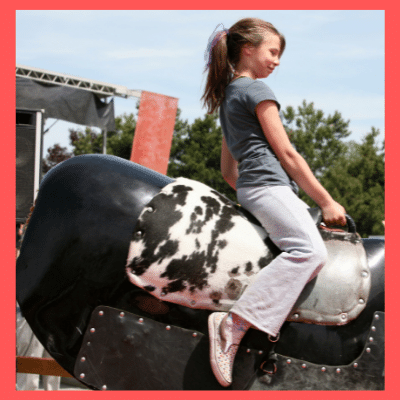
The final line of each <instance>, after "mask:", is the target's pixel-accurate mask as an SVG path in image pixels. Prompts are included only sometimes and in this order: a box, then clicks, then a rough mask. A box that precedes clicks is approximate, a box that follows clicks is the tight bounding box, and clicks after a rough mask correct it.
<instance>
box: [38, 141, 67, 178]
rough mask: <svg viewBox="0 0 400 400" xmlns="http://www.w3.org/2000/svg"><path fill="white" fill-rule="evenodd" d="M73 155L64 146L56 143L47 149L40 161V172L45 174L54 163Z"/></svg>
mask: <svg viewBox="0 0 400 400" xmlns="http://www.w3.org/2000/svg"><path fill="white" fill-rule="evenodd" d="M72 156H73V154H72V153H70V152H69V151H68V150H67V148H66V147H61V146H60V145H59V144H58V143H56V144H55V145H54V146H52V147H49V148H48V149H47V155H46V157H45V158H44V159H43V161H42V172H43V174H46V173H47V172H48V171H50V169H51V168H53V167H54V166H55V165H57V164H59V163H60V162H62V161H65V160H68V159H69V158H71V157H72Z"/></svg>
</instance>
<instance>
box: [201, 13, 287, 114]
mask: <svg viewBox="0 0 400 400" xmlns="http://www.w3.org/2000/svg"><path fill="white" fill-rule="evenodd" d="M266 31H267V32H271V33H273V34H275V35H277V36H278V37H279V39H280V43H281V48H280V53H279V56H281V55H282V53H283V51H284V50H285V46H286V41H285V37H284V36H283V35H282V34H281V33H280V32H278V30H277V29H276V28H275V27H274V26H273V25H272V24H271V23H269V22H266V21H263V20H262V19H259V18H244V19H241V20H240V21H238V22H236V23H235V24H234V25H232V27H231V28H229V31H228V32H229V33H228V32H227V31H225V33H226V34H221V35H220V36H219V38H217V41H216V43H215V44H211V49H210V62H209V65H208V66H207V69H208V75H207V79H206V86H205V90H204V94H203V96H202V98H201V100H202V101H203V106H204V107H206V108H207V112H208V113H209V114H212V113H213V112H215V111H216V110H218V108H219V107H220V105H221V103H222V101H223V100H224V97H225V87H226V86H227V85H228V84H229V83H230V82H231V80H232V79H233V76H234V67H235V65H236V64H237V63H238V62H239V61H240V54H241V51H242V48H243V46H244V45H245V44H251V45H252V46H254V47H258V46H259V45H260V44H261V43H262V42H263V40H264V38H265V32H266Z"/></svg>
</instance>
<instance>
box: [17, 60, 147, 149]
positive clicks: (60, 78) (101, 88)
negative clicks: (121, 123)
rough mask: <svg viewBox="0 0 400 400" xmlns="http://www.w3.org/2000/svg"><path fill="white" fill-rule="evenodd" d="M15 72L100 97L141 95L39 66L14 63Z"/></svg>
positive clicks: (104, 138) (120, 86)
mask: <svg viewBox="0 0 400 400" xmlns="http://www.w3.org/2000/svg"><path fill="white" fill-rule="evenodd" d="M15 73H16V76H17V77H21V78H28V79H33V80H35V81H38V82H41V83H49V84H53V85H61V86H68V87H71V88H76V89H82V90H87V91H90V92H92V93H96V94H97V95H98V96H99V97H100V98H103V99H107V98H108V97H122V98H124V99H127V98H129V97H136V98H139V99H140V97H141V94H142V91H141V90H132V89H128V88H127V87H125V86H122V85H112V84H109V83H104V82H99V81H95V80H92V79H83V78H79V77H76V76H73V75H67V74H60V73H58V72H53V71H47V70H44V69H41V68H33V67H27V66H24V65H18V64H17V65H16V68H15ZM106 145H107V132H106V131H105V130H103V154H106V152H107V149H106Z"/></svg>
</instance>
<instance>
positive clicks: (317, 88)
mask: <svg viewBox="0 0 400 400" xmlns="http://www.w3.org/2000/svg"><path fill="white" fill-rule="evenodd" d="M244 17H258V18H262V19H264V20H266V21H269V22H272V23H273V24H274V25H275V26H276V28H277V29H278V30H279V31H281V32H282V33H283V34H284V35H285V37H286V43H287V46H286V50H285V53H284V54H283V56H282V58H281V64H280V66H279V67H278V68H277V69H276V70H275V71H274V73H273V74H272V75H270V76H269V77H268V78H266V79H265V80H264V81H265V83H266V84H267V85H268V86H269V87H270V88H271V89H272V90H273V92H274V93H275V95H276V97H277V98H278V101H279V102H280V104H281V105H282V108H285V107H286V106H288V105H291V106H293V107H295V108H297V107H298V106H299V105H301V103H302V101H303V100H306V101H307V102H314V106H315V108H316V109H321V110H322V111H323V112H324V113H325V114H326V115H328V114H333V113H334V112H335V111H336V110H337V111H339V112H340V113H341V114H342V117H343V118H344V119H345V120H350V125H349V130H350V131H351V132H352V135H351V136H350V137H349V139H351V140H355V141H357V142H361V140H362V138H363V136H364V135H365V134H367V133H368V132H370V131H371V127H372V126H373V127H375V128H378V129H379V130H380V132H381V135H380V137H379V140H381V141H382V140H383V139H384V126H385V125H384V114H385V110H384V95H385V93H384V85H385V58H384V56H385V36H384V34H385V12H384V11H383V10H318V11H312V10H293V11H291V10H282V11H279V10H270V11H267V10H255V11H252V10H221V11H215V10H189V11H182V10H162V11H157V10H130V11H129V10H125V11H121V10H120V11H118V10H117V11H110V10H106V11H104V10H103V11H102V10H97V11H96V10H88V11H81V10H78V11H62V10H50V11H46V10H25V11H21V10H17V11H16V63H17V64H20V65H24V66H28V67H35V68H41V69H45V70H48V71H53V72H57V73H64V74H68V75H74V76H77V77H80V78H86V79H92V80H97V81H101V82H106V83H111V84H116V85H122V86H125V87H127V88H128V89H139V90H146V91H150V92H156V93H160V94H164V95H167V96H172V97H177V98H178V99H179V103H178V106H179V108H180V109H181V111H182V113H181V118H182V119H187V120H188V121H189V122H190V123H192V122H193V121H194V120H195V119H196V118H201V117H203V116H204V114H205V109H203V108H202V105H201V102H200V98H201V96H202V91H203V88H204V83H205V75H204V74H203V71H204V51H205V48H206V46H207V42H208V38H209V37H210V35H211V34H212V32H213V30H214V29H215V28H216V26H217V25H218V24H220V23H222V24H223V25H224V27H225V28H229V27H230V26H231V25H233V24H234V23H235V22H236V21H238V20H239V19H241V18H244ZM33 26H34V27H35V29H32V27H33ZM136 103H137V99H134V98H130V99H122V98H118V97H117V98H115V115H116V116H119V115H122V114H124V113H131V112H134V113H136ZM69 128H78V129H82V130H83V129H84V127H83V126H80V125H76V124H71V123H67V122H64V121H57V122H56V121H55V120H54V119H48V120H47V121H46V125H45V130H47V129H49V130H48V132H47V133H46V134H45V135H44V152H46V149H47V148H48V147H50V146H52V145H54V144H55V143H59V144H61V145H62V146H64V147H68V148H70V147H69V138H68V136H69V132H68V129H69ZM45 154H46V153H45Z"/></svg>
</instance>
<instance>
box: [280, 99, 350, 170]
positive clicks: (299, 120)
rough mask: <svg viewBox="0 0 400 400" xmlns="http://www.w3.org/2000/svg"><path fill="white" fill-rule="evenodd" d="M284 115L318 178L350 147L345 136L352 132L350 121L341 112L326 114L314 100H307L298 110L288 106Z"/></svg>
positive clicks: (288, 130) (290, 130) (293, 135)
mask: <svg viewBox="0 0 400 400" xmlns="http://www.w3.org/2000/svg"><path fill="white" fill-rule="evenodd" d="M283 117H284V118H283V121H282V122H283V125H284V126H285V129H286V131H287V133H288V135H289V137H290V140H291V142H292V143H293V144H294V146H295V147H296V150H297V151H298V152H299V153H300V154H301V155H302V156H303V157H304V159H305V160H306V161H307V163H308V165H309V166H310V168H311V170H312V171H313V172H314V174H315V176H316V177H321V176H322V175H323V173H324V171H325V170H326V169H327V168H329V167H330V166H331V165H332V164H333V163H334V162H335V160H336V159H337V158H338V157H340V155H341V154H342V153H343V152H344V151H345V150H346V145H345V143H344V142H343V139H345V138H346V137H348V136H349V135H350V134H351V132H350V131H349V130H348V129H347V128H348V126H349V123H350V121H344V120H343V118H342V116H341V114H340V113H339V112H338V111H335V113H334V114H333V115H328V116H327V117H325V116H324V113H323V111H322V110H316V109H315V108H314V103H308V104H307V102H306V101H305V100H303V103H302V104H301V106H298V108H297V111H295V110H294V108H293V107H292V106H288V107H286V110H284V111H283Z"/></svg>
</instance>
